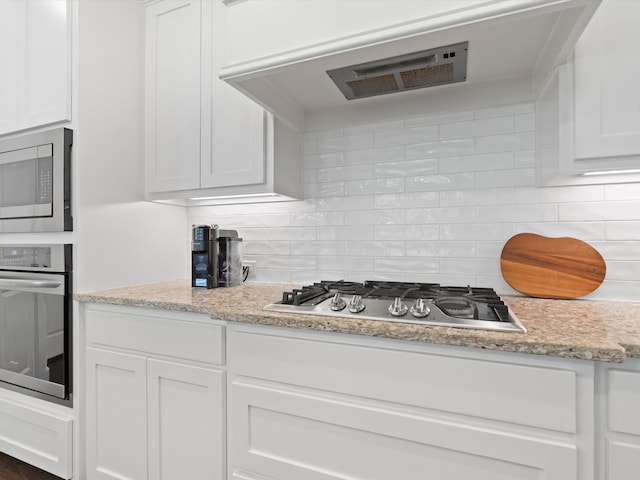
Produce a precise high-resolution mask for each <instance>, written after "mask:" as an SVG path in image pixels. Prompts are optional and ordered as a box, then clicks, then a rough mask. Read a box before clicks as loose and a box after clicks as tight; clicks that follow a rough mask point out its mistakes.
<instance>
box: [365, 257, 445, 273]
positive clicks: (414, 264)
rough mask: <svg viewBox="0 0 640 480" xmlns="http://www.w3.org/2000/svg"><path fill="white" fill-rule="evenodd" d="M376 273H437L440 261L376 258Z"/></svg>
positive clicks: (432, 259)
mask: <svg viewBox="0 0 640 480" xmlns="http://www.w3.org/2000/svg"><path fill="white" fill-rule="evenodd" d="M375 269H376V272H406V273H437V272H439V271H440V260H437V259H434V258H429V257H401V258H398V257H377V258H376V259H375Z"/></svg>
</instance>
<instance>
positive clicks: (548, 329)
mask: <svg viewBox="0 0 640 480" xmlns="http://www.w3.org/2000/svg"><path fill="white" fill-rule="evenodd" d="M287 287H288V286H287V285H243V286H240V287H233V288H218V289H212V290H201V289H192V288H191V287H190V283H189V282H188V281H187V280H177V281H170V282H161V283H156V284H147V285H135V286H131V287H122V288H117V289H109V290H101V291H95V292H86V293H76V294H75V295H74V296H73V299H74V300H76V301H78V302H81V303H99V304H109V305H121V306H130V307H141V308H150V309H157V310H166V311H176V312H190V313H201V314H206V315H209V316H210V317H211V318H213V319H216V320H223V321H228V322H234V323H236V322H237V323H247V324H254V325H267V326H275V327H285V328H294V329H300V330H314V331H323V332H332V333H343V334H352V335H363V336H369V337H379V338H387V339H395V340H404V341H413V342H422V343H431V344H441V345H451V346H462V347H469V348H481V349H488V350H499V351H506V352H515V353H526V354H534V355H545V356H553V357H561V358H573V359H579V360H594V361H603V362H615V363H622V362H624V361H626V359H627V358H640V319H636V316H635V309H636V308H638V309H640V303H632V302H609V301H584V300H578V301H572V300H546V299H532V298H528V297H520V296H506V297H503V298H504V300H505V302H506V303H507V304H508V305H509V306H510V308H511V309H512V310H513V311H514V312H515V313H516V315H517V316H518V318H519V319H520V321H521V322H522V323H523V324H524V325H525V327H526V328H527V330H528V332H527V333H526V334H519V333H510V332H491V331H486V330H473V329H461V328H449V327H437V326H425V325H414V324H402V323H395V322H379V321H372V320H352V319H346V318H337V317H336V318H334V317H331V318H329V317H320V316H315V315H300V314H290V313H279V312H267V311H264V310H262V308H263V307H264V306H265V305H267V304H268V303H272V302H274V301H276V300H278V299H279V298H280V297H281V295H282V292H283V291H286V290H287ZM612 306H613V307H612ZM611 308H614V310H615V311H614V312H613V313H612V314H610V315H608V314H607V309H609V310H610V309H611ZM532 312H535V314H532Z"/></svg>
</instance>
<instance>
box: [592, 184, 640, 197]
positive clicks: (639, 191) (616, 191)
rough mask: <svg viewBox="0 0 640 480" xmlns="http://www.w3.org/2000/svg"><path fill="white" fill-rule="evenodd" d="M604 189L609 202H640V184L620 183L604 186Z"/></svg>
mask: <svg viewBox="0 0 640 480" xmlns="http://www.w3.org/2000/svg"><path fill="white" fill-rule="evenodd" d="M603 187H604V191H605V198H606V199H607V200H640V184H639V183H618V184H613V185H603ZM592 200H596V199H592Z"/></svg>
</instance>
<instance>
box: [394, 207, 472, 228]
mask: <svg viewBox="0 0 640 480" xmlns="http://www.w3.org/2000/svg"><path fill="white" fill-rule="evenodd" d="M474 220H475V210H474V208H473V207H432V208H409V209H407V215H406V222H407V223H408V224H414V225H420V224H423V223H437V224H440V223H452V222H456V223H458V222H463V223H469V222H473V221H474Z"/></svg>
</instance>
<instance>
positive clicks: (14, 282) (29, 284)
mask: <svg viewBox="0 0 640 480" xmlns="http://www.w3.org/2000/svg"><path fill="white" fill-rule="evenodd" d="M60 285H62V283H61V282H56V281H54V280H22V279H19V278H2V277H0V288H58V287H59V286H60Z"/></svg>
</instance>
